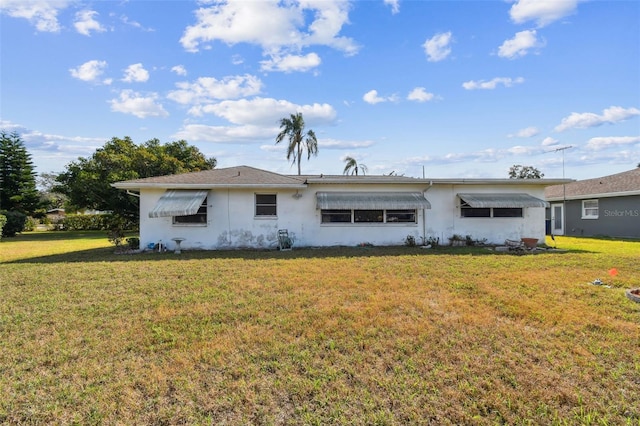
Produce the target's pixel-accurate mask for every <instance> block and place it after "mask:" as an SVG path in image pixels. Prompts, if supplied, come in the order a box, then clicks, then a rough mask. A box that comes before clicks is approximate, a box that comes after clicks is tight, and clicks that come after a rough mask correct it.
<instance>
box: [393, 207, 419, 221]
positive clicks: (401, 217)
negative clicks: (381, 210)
mask: <svg viewBox="0 0 640 426" xmlns="http://www.w3.org/2000/svg"><path fill="white" fill-rule="evenodd" d="M387 223H416V211H415V210H387Z"/></svg>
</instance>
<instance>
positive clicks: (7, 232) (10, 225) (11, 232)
mask: <svg viewBox="0 0 640 426" xmlns="http://www.w3.org/2000/svg"><path fill="white" fill-rule="evenodd" d="M0 214H2V215H4V216H5V217H6V220H7V221H6V223H5V225H4V226H3V227H2V236H3V237H15V236H16V234H17V233H19V232H22V231H23V230H24V224H25V222H26V220H27V215H25V214H24V213H20V212H17V211H4V212H0Z"/></svg>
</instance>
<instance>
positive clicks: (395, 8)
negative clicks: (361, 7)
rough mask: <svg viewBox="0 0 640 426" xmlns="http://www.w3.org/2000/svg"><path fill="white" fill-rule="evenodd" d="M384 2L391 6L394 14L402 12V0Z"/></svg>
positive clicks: (386, 0)
mask: <svg viewBox="0 0 640 426" xmlns="http://www.w3.org/2000/svg"><path fill="white" fill-rule="evenodd" d="M384 4H386V5H387V6H391V13H393V14H394V15H395V14H396V13H399V12H400V0H384Z"/></svg>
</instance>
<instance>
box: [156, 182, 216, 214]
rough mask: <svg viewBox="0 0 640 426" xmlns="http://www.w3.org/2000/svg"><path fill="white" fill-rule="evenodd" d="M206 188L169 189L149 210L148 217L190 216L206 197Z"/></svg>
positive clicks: (196, 210)
mask: <svg viewBox="0 0 640 426" xmlns="http://www.w3.org/2000/svg"><path fill="white" fill-rule="evenodd" d="M208 192H209V191H208V190H206V189H169V190H167V191H166V192H165V193H164V194H163V195H162V196H161V197H160V199H159V200H158V202H157V203H156V205H155V206H154V207H153V209H151V211H150V212H149V217H151V218H154V217H174V216H192V215H195V214H197V213H198V210H199V209H200V207H201V206H202V203H203V202H204V200H205V199H206V198H207V193H208Z"/></svg>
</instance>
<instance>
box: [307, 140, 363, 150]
mask: <svg viewBox="0 0 640 426" xmlns="http://www.w3.org/2000/svg"><path fill="white" fill-rule="evenodd" d="M318 145H320V147H322V148H325V149H360V148H368V147H370V146H373V145H375V142H374V141H344V140H338V139H321V140H319V141H318Z"/></svg>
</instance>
